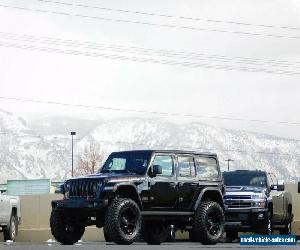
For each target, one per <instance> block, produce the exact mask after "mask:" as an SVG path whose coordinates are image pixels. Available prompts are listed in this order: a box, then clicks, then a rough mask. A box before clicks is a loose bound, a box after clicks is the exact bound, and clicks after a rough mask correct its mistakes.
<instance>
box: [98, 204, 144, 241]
mask: <svg viewBox="0 0 300 250" xmlns="http://www.w3.org/2000/svg"><path fill="white" fill-rule="evenodd" d="M141 224H142V217H141V212H140V209H139V206H138V205H137V204H136V202H135V201H133V200H132V199H128V198H119V199H115V200H113V201H112V202H111V203H110V205H109V207H108V210H107V212H106V216H105V223H104V231H105V234H106V236H108V238H109V239H110V240H111V241H112V242H114V243H116V244H120V245H130V244H132V243H133V242H134V241H135V240H136V239H137V238H138V237H139V234H140V231H141Z"/></svg>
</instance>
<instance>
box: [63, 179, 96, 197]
mask: <svg viewBox="0 0 300 250" xmlns="http://www.w3.org/2000/svg"><path fill="white" fill-rule="evenodd" d="M98 184H99V181H94V180H71V181H69V182H68V183H66V188H65V189H66V191H69V198H87V197H89V198H95V197H96V194H97V188H98Z"/></svg>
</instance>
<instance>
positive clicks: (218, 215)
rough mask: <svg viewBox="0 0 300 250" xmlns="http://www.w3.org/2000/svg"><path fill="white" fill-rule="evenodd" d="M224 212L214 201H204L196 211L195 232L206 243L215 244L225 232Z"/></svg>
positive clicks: (198, 238) (199, 239)
mask: <svg viewBox="0 0 300 250" xmlns="http://www.w3.org/2000/svg"><path fill="white" fill-rule="evenodd" d="M224 221H225V218H224V212H223V209H222V208H221V206H220V205H219V204H218V203H217V202H214V201H211V200H206V201H202V202H201V203H200V204H199V206H198V208H197V210H196V211H195V215H194V221H193V229H192V230H193V234H194V235H195V237H196V238H197V240H198V241H200V242H201V243H202V244H204V245H215V244H216V243H217V242H219V241H220V238H221V236H222V234H223V232H224Z"/></svg>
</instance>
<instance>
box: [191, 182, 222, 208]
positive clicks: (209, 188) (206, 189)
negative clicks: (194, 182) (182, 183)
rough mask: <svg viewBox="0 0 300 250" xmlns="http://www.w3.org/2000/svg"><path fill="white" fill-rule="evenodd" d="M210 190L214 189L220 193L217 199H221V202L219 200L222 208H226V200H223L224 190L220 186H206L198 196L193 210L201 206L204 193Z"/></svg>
mask: <svg viewBox="0 0 300 250" xmlns="http://www.w3.org/2000/svg"><path fill="white" fill-rule="evenodd" d="M209 191H213V192H217V193H218V194H219V197H216V198H217V200H219V201H221V204H220V202H218V203H219V204H220V206H221V207H222V209H223V210H224V202H223V195H222V192H221V190H220V189H218V188H215V187H205V188H203V189H202V190H201V192H200V194H199V195H198V198H197V200H196V202H195V204H194V205H193V210H196V209H197V207H198V206H199V204H200V202H201V201H202V198H203V195H204V194H205V193H206V192H209Z"/></svg>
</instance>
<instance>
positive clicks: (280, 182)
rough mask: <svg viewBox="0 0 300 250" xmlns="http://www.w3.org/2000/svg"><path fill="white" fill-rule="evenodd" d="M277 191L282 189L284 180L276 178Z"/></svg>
mask: <svg viewBox="0 0 300 250" xmlns="http://www.w3.org/2000/svg"><path fill="white" fill-rule="evenodd" d="M277 191H284V180H277Z"/></svg>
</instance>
